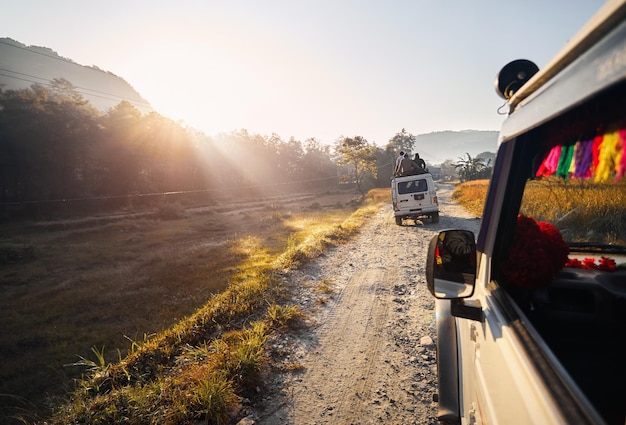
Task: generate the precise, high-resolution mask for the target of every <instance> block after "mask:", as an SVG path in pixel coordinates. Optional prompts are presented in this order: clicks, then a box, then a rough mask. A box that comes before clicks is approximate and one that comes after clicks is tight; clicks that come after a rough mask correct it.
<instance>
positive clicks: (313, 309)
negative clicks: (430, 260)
mask: <svg viewBox="0 0 626 425" xmlns="http://www.w3.org/2000/svg"><path fill="white" fill-rule="evenodd" d="M451 192H452V187H451V186H446V185H439V187H438V196H439V203H440V215H441V217H440V222H439V223H438V224H432V223H430V220H427V219H426V220H424V222H420V221H418V222H417V223H415V224H413V222H412V221H409V222H406V223H405V225H404V226H397V225H396V224H395V221H394V217H393V212H392V211H391V207H390V206H384V207H383V208H381V210H380V211H379V212H378V213H377V214H376V215H375V216H374V217H373V218H372V219H371V221H370V222H369V223H367V224H366V225H365V226H364V228H363V229H362V231H361V233H360V234H359V236H357V237H356V238H355V239H354V240H353V241H351V242H350V243H348V244H346V245H342V246H339V247H336V248H332V249H330V250H329V251H328V252H326V254H325V255H323V256H322V257H320V258H318V259H317V260H315V261H313V262H312V263H311V264H309V265H307V266H306V267H305V268H304V269H302V270H300V271H298V272H295V273H293V274H292V275H290V276H289V277H288V278H287V281H286V282H285V283H286V285H287V287H288V288H293V290H294V293H293V302H294V303H296V304H298V305H299V306H300V308H301V309H302V310H303V312H305V313H306V317H307V318H306V326H305V327H304V328H303V329H300V330H299V331H297V332H294V333H288V334H285V335H281V336H280V337H277V338H275V339H274V340H272V342H271V355H272V358H273V359H274V361H275V364H274V366H275V367H274V370H275V371H276V372H274V373H272V374H271V376H270V377H269V378H268V382H267V387H268V388H271V389H272V390H270V391H269V392H268V393H267V394H263V403H262V406H260V407H259V406H256V407H255V408H254V413H253V414H251V415H250V416H249V417H248V418H247V421H248V423H255V424H261V425H284V424H294V425H309V424H311V425H312V424H339V425H341V424H407V425H408V424H420V425H423V424H436V423H437V421H436V419H435V415H436V404H435V403H434V402H433V394H436V392H437V379H436V376H437V363H436V352H435V351H436V350H435V345H434V341H435V338H436V332H435V313H434V301H433V298H432V296H431V295H430V293H429V292H428V290H427V288H426V280H425V262H426V252H427V247H428V243H429V241H430V239H431V238H432V237H433V235H435V234H436V233H437V232H438V231H440V230H442V229H449V228H462V229H468V230H472V231H474V232H475V233H477V231H478V226H479V222H480V221H479V219H477V218H475V217H473V216H471V215H469V214H468V213H467V212H466V211H465V210H463V209H462V208H461V207H459V206H458V205H455V204H454V202H452V200H451V199H450V194H451ZM321 282H324V283H325V284H326V285H323V284H321ZM327 285H330V287H331V288H332V292H324V291H321V290H320V288H323V287H325V286H327ZM320 300H321V301H322V302H320ZM281 368H282V370H283V371H281V370H280V369H281ZM287 369H291V370H287ZM242 422H243V421H242Z"/></svg>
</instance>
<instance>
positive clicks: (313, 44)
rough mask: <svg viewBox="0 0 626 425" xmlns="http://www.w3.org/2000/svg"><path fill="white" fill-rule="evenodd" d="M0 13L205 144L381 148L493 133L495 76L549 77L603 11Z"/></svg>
mask: <svg viewBox="0 0 626 425" xmlns="http://www.w3.org/2000/svg"><path fill="white" fill-rule="evenodd" d="M3 3H4V4H3V5H2V12H0V37H9V38H12V39H14V40H17V41H19V42H21V43H24V44H27V45H37V46H45V47H49V48H51V49H52V50H54V51H56V52H57V53H58V54H59V55H61V56H63V57H66V58H69V59H72V60H73V61H75V62H77V63H79V64H81V65H96V66H98V67H99V68H101V69H104V70H106V71H110V72H112V73H114V74H116V75H118V76H120V77H122V78H124V79H125V80H126V81H128V82H129V83H130V84H131V85H132V86H133V87H134V88H135V89H136V90H137V91H138V92H139V93H140V94H141V95H142V96H143V97H144V98H145V99H146V100H148V101H149V102H150V103H151V104H152V106H153V107H154V108H155V109H156V110H157V111H158V112H159V113H161V114H162V115H165V116H168V117H171V118H173V119H175V120H182V122H183V123H184V124H186V125H189V126H191V127H194V128H197V129H200V130H202V131H204V132H205V133H207V134H209V135H214V134H217V133H218V132H230V131H232V130H236V129H241V128H245V129H247V130H248V131H249V132H250V133H259V134H262V135H270V134H271V133H277V134H278V135H279V136H280V137H282V138H283V139H284V140H287V139H289V137H291V136H293V137H295V138H296V139H298V140H301V141H304V140H305V139H307V138H310V137H316V138H317V139H318V140H320V141H321V142H323V143H332V142H333V141H334V140H335V139H337V138H338V137H339V136H342V135H343V136H356V135H359V136H363V137H365V138H366V139H367V140H369V141H370V142H376V143H377V144H379V145H385V144H386V143H387V141H388V140H389V139H390V138H391V137H393V135H394V134H395V133H397V132H399V131H400V130H401V129H402V128H406V129H407V131H409V132H411V133H413V134H422V133H428V132H432V131H442V130H465V129H476V130H497V129H498V128H499V127H500V125H501V123H502V120H503V117H502V116H501V115H499V114H498V113H497V109H498V108H499V107H500V106H501V105H502V104H503V103H504V101H503V100H502V99H501V98H500V97H498V96H497V94H496V92H495V89H494V80H495V76H496V74H497V73H498V71H499V70H500V69H501V68H502V66H504V65H505V64H506V63H508V62H509V61H511V60H514V59H518V58H526V59H530V60H532V61H534V62H535V63H536V64H537V65H538V66H539V67H540V68H542V67H544V66H545V65H546V64H547V63H548V62H549V61H550V59H551V58H552V57H553V56H554V55H555V54H556V53H558V51H559V50H560V49H561V48H562V47H563V46H564V45H565V43H566V42H567V41H568V40H569V39H570V38H571V37H572V36H573V35H574V34H575V33H576V32H577V31H578V30H579V29H580V27H581V26H582V25H583V24H584V23H585V22H586V21H587V20H588V19H589V18H590V17H591V16H592V15H593V14H594V13H595V12H596V11H597V10H598V9H599V8H600V7H601V6H602V5H603V4H604V1H602V0H523V1H520V0H516V1H512V0H511V1H509V0H499V1H497V0H454V1H453V0H448V1H445V0H413V1H411V0H384V1H383V0H379V1H373V0H360V1H357V0H352V1H349V0H315V1H314V0H308V1H304V0H222V1H215V0H197V1H192V0H168V1H160V0H124V1H119V0H107V1H85V0H80V1H74V0H55V1H48V0H19V1H11V2H9V1H4V2H3Z"/></svg>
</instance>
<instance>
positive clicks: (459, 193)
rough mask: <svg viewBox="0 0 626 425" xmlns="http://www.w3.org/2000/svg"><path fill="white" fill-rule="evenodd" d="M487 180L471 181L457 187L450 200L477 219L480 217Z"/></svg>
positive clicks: (487, 185)
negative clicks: (474, 215)
mask: <svg viewBox="0 0 626 425" xmlns="http://www.w3.org/2000/svg"><path fill="white" fill-rule="evenodd" d="M488 187H489V180H472V181H468V182H465V183H461V184H460V185H458V186H457V187H456V188H455V189H454V191H453V192H452V199H454V200H456V201H457V202H458V203H460V204H461V205H462V206H463V207H464V208H465V209H466V210H468V211H469V212H471V213H472V214H476V216H477V217H480V216H482V213H483V208H484V205H485V199H486V198H487V189H488Z"/></svg>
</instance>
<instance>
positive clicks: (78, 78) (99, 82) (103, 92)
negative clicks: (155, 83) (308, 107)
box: [0, 38, 152, 113]
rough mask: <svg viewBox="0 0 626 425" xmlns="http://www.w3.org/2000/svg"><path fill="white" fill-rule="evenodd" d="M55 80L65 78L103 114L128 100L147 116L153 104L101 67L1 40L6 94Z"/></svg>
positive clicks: (1, 75) (0, 69) (0, 58)
mask: <svg viewBox="0 0 626 425" xmlns="http://www.w3.org/2000/svg"><path fill="white" fill-rule="evenodd" d="M54 78H64V79H66V80H68V81H69V82H70V83H72V84H73V85H74V86H75V87H76V91H77V92H79V93H80V94H81V95H82V96H83V97H84V98H85V99H87V100H88V101H90V102H91V103H92V104H93V106H95V107H96V108H97V109H99V110H101V111H103V112H104V111H107V110H108V109H109V108H112V107H114V106H116V105H117V104H118V103H120V102H121V101H122V100H127V101H128V102H130V103H131V104H132V105H133V106H135V107H136V108H137V109H139V110H140V111H141V112H143V113H147V112H150V111H152V107H151V106H150V104H149V103H148V102H147V101H146V100H145V99H143V98H142V97H141V96H140V95H139V93H137V91H136V90H135V89H134V88H133V87H132V86H131V85H130V84H128V83H127V82H126V81H125V80H124V79H123V78H121V77H118V76H117V75H115V74H113V73H111V72H106V71H103V70H101V69H99V68H97V67H89V66H83V65H79V64H77V63H75V62H73V61H72V60H71V59H67V58H64V57H61V56H59V55H58V54H57V53H56V52H55V51H54V50H51V49H49V48H47V47H38V46H26V45H24V44H22V43H20V42H18V41H15V40H12V39H10V38H0V85H2V87H3V88H4V90H11V89H13V90H17V89H25V88H29V87H30V86H31V85H32V84H34V83H39V84H41V85H44V86H46V85H47V84H48V83H49V82H50V81H51V80H52V79H54Z"/></svg>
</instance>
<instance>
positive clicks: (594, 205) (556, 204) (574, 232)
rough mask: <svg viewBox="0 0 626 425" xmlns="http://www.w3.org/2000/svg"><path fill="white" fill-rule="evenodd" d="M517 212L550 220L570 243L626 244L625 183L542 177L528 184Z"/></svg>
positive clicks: (542, 219) (541, 219) (538, 218)
mask: <svg viewBox="0 0 626 425" xmlns="http://www.w3.org/2000/svg"><path fill="white" fill-rule="evenodd" d="M520 213H522V214H525V215H529V216H532V217H533V218H535V219H536V220H540V221H549V222H551V223H554V224H556V226H557V227H558V228H559V230H560V231H561V234H563V237H564V238H565V239H567V240H570V241H585V240H594V241H596V242H604V243H617V244H622V245H626V182H625V181H623V182H621V183H620V184H596V183H593V182H590V181H585V180H570V181H563V180H562V179H559V178H544V179H541V180H533V181H529V182H528V183H527V185H526V189H525V191H524V197H523V199H522V206H521V208H520Z"/></svg>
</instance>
